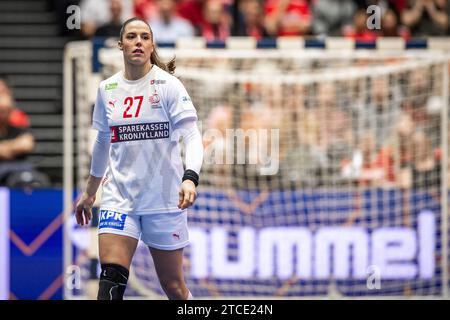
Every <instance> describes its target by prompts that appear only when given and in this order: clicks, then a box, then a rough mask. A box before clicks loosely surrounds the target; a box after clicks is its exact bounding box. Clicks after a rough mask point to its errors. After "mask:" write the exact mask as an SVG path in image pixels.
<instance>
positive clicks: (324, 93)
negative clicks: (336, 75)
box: [313, 82, 352, 185]
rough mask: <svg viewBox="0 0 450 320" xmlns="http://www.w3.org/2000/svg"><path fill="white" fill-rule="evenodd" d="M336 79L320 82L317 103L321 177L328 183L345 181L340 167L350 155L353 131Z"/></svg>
mask: <svg viewBox="0 0 450 320" xmlns="http://www.w3.org/2000/svg"><path fill="white" fill-rule="evenodd" d="M339 98H340V97H339V95H338V88H337V83H331V82H323V83H320V84H318V85H317V88H316V100H315V101H314V102H315V104H313V105H314V106H315V107H314V108H315V109H316V110H315V113H316V119H320V120H319V123H318V128H317V129H318V141H317V143H316V145H317V147H318V150H320V152H321V155H320V157H319V159H321V160H320V163H321V170H320V177H319V179H320V180H321V182H322V183H323V184H325V185H329V184H330V183H331V184H334V183H338V182H343V179H342V174H341V169H342V163H343V161H344V160H345V159H349V158H350V157H351V146H352V132H351V122H350V119H351V118H350V115H349V113H348V112H346V111H345V110H344V109H343V107H342V106H341V105H340V104H339V103H338V101H339Z"/></svg>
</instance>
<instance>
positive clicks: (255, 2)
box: [233, 0, 269, 40]
mask: <svg viewBox="0 0 450 320" xmlns="http://www.w3.org/2000/svg"><path fill="white" fill-rule="evenodd" d="M239 11H240V18H241V19H242V21H241V23H239V24H235V26H238V28H235V30H234V31H233V36H239V37H242V36H250V37H253V38H255V39H258V40H259V39H261V38H266V37H268V36H269V34H268V32H267V30H266V28H265V26H264V12H263V8H262V5H261V2H260V1H259V0H244V1H242V2H241V6H240V8H239Z"/></svg>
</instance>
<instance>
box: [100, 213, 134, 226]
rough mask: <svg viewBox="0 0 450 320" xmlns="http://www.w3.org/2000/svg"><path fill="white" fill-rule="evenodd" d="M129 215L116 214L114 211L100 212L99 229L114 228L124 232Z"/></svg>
mask: <svg viewBox="0 0 450 320" xmlns="http://www.w3.org/2000/svg"><path fill="white" fill-rule="evenodd" d="M126 218H127V215H126V214H124V213H119V212H115V211H112V210H101V211H100V223H99V224H98V227H99V229H103V228H112V229H117V230H123V228H124V227H125V220H126Z"/></svg>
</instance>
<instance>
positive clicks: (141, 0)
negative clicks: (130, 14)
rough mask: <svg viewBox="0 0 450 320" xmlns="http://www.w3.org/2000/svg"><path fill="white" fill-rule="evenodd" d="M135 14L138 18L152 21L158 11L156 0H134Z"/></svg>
mask: <svg viewBox="0 0 450 320" xmlns="http://www.w3.org/2000/svg"><path fill="white" fill-rule="evenodd" d="M133 2H134V15H135V16H136V17H138V18H141V19H144V20H147V21H150V20H152V19H154V18H155V16H156V15H157V13H158V5H157V4H156V0H134V1H133Z"/></svg>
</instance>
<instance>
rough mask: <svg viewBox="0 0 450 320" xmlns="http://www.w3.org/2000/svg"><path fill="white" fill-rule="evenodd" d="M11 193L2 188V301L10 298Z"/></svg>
mask: <svg viewBox="0 0 450 320" xmlns="http://www.w3.org/2000/svg"><path fill="white" fill-rule="evenodd" d="M8 235H9V191H8V189H6V188H0V300H7V299H8V297H9V240H8Z"/></svg>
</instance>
